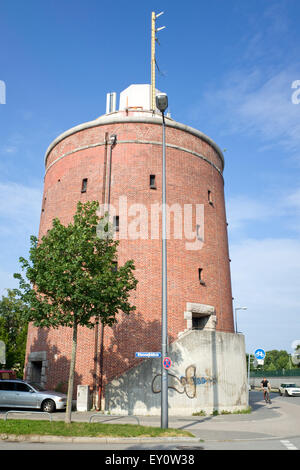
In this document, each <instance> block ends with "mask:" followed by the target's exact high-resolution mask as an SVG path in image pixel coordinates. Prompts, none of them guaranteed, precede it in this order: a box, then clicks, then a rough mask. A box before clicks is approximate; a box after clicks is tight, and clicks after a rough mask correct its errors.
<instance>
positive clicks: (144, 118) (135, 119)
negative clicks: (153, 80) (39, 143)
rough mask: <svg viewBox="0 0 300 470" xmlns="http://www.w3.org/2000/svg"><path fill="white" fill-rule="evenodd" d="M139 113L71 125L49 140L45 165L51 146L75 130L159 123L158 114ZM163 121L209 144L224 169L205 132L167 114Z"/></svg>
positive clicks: (223, 161) (219, 150) (221, 153)
mask: <svg viewBox="0 0 300 470" xmlns="http://www.w3.org/2000/svg"><path fill="white" fill-rule="evenodd" d="M140 114H141V113H139V115H138V116H134V115H132V116H127V115H125V114H124V113H120V112H114V113H111V114H104V115H103V116H100V117H99V118H97V119H94V120H93V121H88V122H84V123H82V124H79V125H77V126H74V127H71V128H70V129H68V130H67V131H65V132H63V133H62V134H60V135H59V136H58V137H56V139H54V140H53V141H52V142H51V144H50V145H49V147H48V148H47V150H46V153H45V166H46V165H47V158H48V155H49V153H50V152H51V151H52V150H53V148H54V147H55V146H56V145H57V144H58V143H59V142H61V141H62V140H64V139H65V138H67V137H69V136H70V135H72V134H76V132H80V131H82V130H84V129H89V128H91V127H97V126H103V125H106V124H118V123H122V122H126V123H128V122H135V123H138V122H147V123H150V124H161V116H160V115H152V116H149V114H148V113H147V114H148V115H145V116H141V115H140ZM165 123H166V126H168V127H173V128H175V129H180V130H182V131H185V132H189V133H190V134H193V135H195V136H196V137H199V138H200V139H203V140H204V141H205V142H207V143H208V144H210V145H211V146H212V147H213V148H214V149H215V150H216V152H217V153H218V155H219V157H220V159H221V162H222V170H224V166H225V159H224V155H223V152H222V150H221V149H220V147H219V146H218V145H217V144H216V143H215V142H214V141H213V140H212V139H211V138H210V137H208V136H207V135H206V134H204V133H203V132H201V131H199V130H198V129H195V128H193V127H190V126H188V125H186V124H182V123H180V122H177V121H174V119H171V118H169V117H167V116H165Z"/></svg>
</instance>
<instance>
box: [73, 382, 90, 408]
mask: <svg viewBox="0 0 300 470" xmlns="http://www.w3.org/2000/svg"><path fill="white" fill-rule="evenodd" d="M76 408H77V411H89V409H90V391H89V386H88V385H77V406H76Z"/></svg>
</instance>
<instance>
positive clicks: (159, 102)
mask: <svg viewBox="0 0 300 470" xmlns="http://www.w3.org/2000/svg"><path fill="white" fill-rule="evenodd" d="M156 106H157V108H158V109H159V111H161V114H162V322H161V428H165V429H166V428H168V371H167V369H165V368H164V366H163V361H164V358H165V357H166V356H167V343H168V315H167V311H168V310H167V235H166V225H167V224H166V139H165V115H164V113H165V110H166V109H167V107H168V97H167V95H166V94H165V93H160V94H158V95H157V96H156Z"/></svg>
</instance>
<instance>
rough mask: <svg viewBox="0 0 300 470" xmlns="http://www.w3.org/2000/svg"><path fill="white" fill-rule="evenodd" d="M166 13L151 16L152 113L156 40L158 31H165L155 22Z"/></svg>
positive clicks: (153, 105) (163, 27)
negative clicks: (157, 26)
mask: <svg viewBox="0 0 300 470" xmlns="http://www.w3.org/2000/svg"><path fill="white" fill-rule="evenodd" d="M163 14H164V12H163V11H162V12H160V13H158V15H156V14H155V12H154V11H153V12H152V15H151V109H152V111H155V107H156V106H155V66H156V62H155V41H157V38H156V33H157V31H161V30H162V29H165V26H162V27H161V28H157V29H156V26H155V20H156V18H158V17H159V16H161V15H163Z"/></svg>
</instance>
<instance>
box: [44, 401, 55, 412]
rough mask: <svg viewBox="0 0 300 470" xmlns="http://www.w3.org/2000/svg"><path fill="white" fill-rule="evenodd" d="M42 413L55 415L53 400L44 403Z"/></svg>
mask: <svg viewBox="0 0 300 470" xmlns="http://www.w3.org/2000/svg"><path fill="white" fill-rule="evenodd" d="M41 408H42V411H46V412H47V413H53V411H55V403H54V401H53V400H45V401H43V403H42V406H41Z"/></svg>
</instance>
